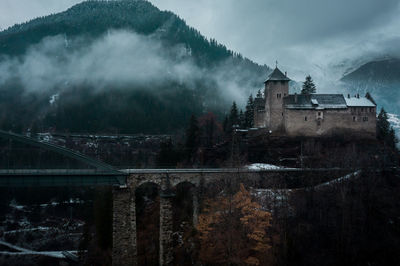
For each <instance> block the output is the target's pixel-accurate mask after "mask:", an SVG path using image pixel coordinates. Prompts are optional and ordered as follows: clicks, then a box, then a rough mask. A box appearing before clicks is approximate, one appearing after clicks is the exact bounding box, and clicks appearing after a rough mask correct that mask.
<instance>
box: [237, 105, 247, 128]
mask: <svg viewBox="0 0 400 266" xmlns="http://www.w3.org/2000/svg"><path fill="white" fill-rule="evenodd" d="M238 125H239V126H240V128H245V127H246V117H245V115H244V113H243V110H242V109H240V112H239V124H238Z"/></svg>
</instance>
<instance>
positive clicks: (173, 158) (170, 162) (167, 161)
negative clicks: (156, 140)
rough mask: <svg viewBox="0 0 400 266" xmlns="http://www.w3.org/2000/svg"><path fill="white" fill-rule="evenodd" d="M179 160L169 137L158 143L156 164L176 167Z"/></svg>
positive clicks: (164, 166) (163, 166)
mask: <svg viewBox="0 0 400 266" xmlns="http://www.w3.org/2000/svg"><path fill="white" fill-rule="evenodd" d="M178 161H179V152H178V151H177V149H175V147H174V144H173V143H172V140H171V139H168V140H167V141H165V142H162V143H161V144H160V151H159V153H158V155H157V166H158V167H162V168H170V167H176V164H177V163H178Z"/></svg>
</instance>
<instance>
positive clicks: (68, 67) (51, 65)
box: [0, 1, 270, 133]
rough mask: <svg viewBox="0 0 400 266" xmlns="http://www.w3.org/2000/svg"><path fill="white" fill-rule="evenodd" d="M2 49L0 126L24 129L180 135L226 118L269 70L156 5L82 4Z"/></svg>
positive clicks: (5, 37) (13, 34)
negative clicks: (201, 121)
mask: <svg viewBox="0 0 400 266" xmlns="http://www.w3.org/2000/svg"><path fill="white" fill-rule="evenodd" d="M0 46H1V47H2V49H1V50H0V54H1V57H0V77H1V80H2V81H1V83H0V90H1V91H2V93H3V97H1V98H0V103H1V104H2V106H3V109H2V111H3V112H2V113H3V116H2V117H0V126H1V127H2V128H3V129H6V130H13V131H18V132H21V131H26V130H27V129H29V128H30V127H32V125H35V126H36V127H37V129H38V130H39V131H46V130H57V131H70V132H72V131H73V132H77V131H79V132H119V133H139V132H144V133H160V132H174V131H175V130H176V129H179V128H184V127H185V126H186V123H187V121H188V117H190V114H192V113H193V114H196V115H201V114H204V113H207V112H208V111H212V112H213V113H215V114H216V115H217V116H218V117H221V116H222V113H223V111H224V108H226V107H227V106H229V104H230V103H231V102H232V100H240V101H243V99H244V98H245V95H246V94H247V95H248V93H250V92H251V91H252V90H253V89H254V88H255V87H256V86H258V84H260V83H261V82H262V79H263V78H264V77H265V75H267V73H268V72H269V71H270V69H269V68H268V67H267V66H260V65H257V64H255V63H253V62H252V61H250V60H248V59H246V58H244V57H243V56H241V55H240V54H238V53H235V52H233V51H230V50H228V49H227V48H226V47H225V46H224V45H222V44H219V43H218V42H217V41H216V40H214V39H211V40H208V39H207V38H205V37H204V36H202V35H201V34H200V33H199V32H198V31H197V30H195V29H193V28H190V27H188V26H187V25H186V23H185V21H184V20H182V19H180V18H179V17H178V16H176V15H175V14H173V13H171V12H167V11H160V10H158V9H157V8H156V7H154V6H153V5H152V4H151V3H149V2H147V1H87V2H83V3H81V4H78V5H76V6H74V7H72V8H70V9H68V10H67V11H65V12H62V13H59V14H54V15H50V16H46V17H41V18H37V19H34V20H32V21H29V22H27V23H23V24H18V25H15V26H13V27H10V28H9V29H7V30H5V31H3V32H0ZM11 70H12V71H11ZM54 95H57V97H56V99H57V100H55V101H52V103H50V99H52V97H53V96H54ZM232 97H235V98H236V99H232ZM6 99H7V100H6ZM9 99H11V101H10V100H9ZM3 103H4V105H3ZM10 104H12V105H13V106H14V108H13V112H14V113H15V115H14V114H11V108H9V107H8V105H10ZM242 104H244V102H243V103H242ZM93 107H94V108H93ZM132 107H133V108H132ZM78 110H79V111H78ZM74 124H75V125H77V124H79V125H80V126H79V127H76V126H74Z"/></svg>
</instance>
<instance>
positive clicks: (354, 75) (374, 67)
mask: <svg viewBox="0 0 400 266" xmlns="http://www.w3.org/2000/svg"><path fill="white" fill-rule="evenodd" d="M341 81H342V82H344V83H345V85H346V86H347V87H348V88H349V89H350V90H351V91H354V92H358V93H366V92H370V93H371V94H372V95H373V97H374V98H376V100H377V102H378V105H381V106H384V107H385V109H387V111H389V112H395V113H397V114H399V113H400V106H399V104H400V59H395V58H392V59H385V60H379V61H372V62H369V63H366V64H364V65H362V66H361V67H359V68H358V69H356V70H354V71H353V72H351V73H349V74H347V75H345V76H344V77H343V78H342V79H341Z"/></svg>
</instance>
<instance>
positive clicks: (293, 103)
mask: <svg viewBox="0 0 400 266" xmlns="http://www.w3.org/2000/svg"><path fill="white" fill-rule="evenodd" d="M283 102H284V105H285V108H287V109H316V110H323V109H346V108H347V104H346V101H345V99H344V96H343V95H342V94H295V95H293V94H291V95H288V96H286V97H285V98H284V99H283Z"/></svg>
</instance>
